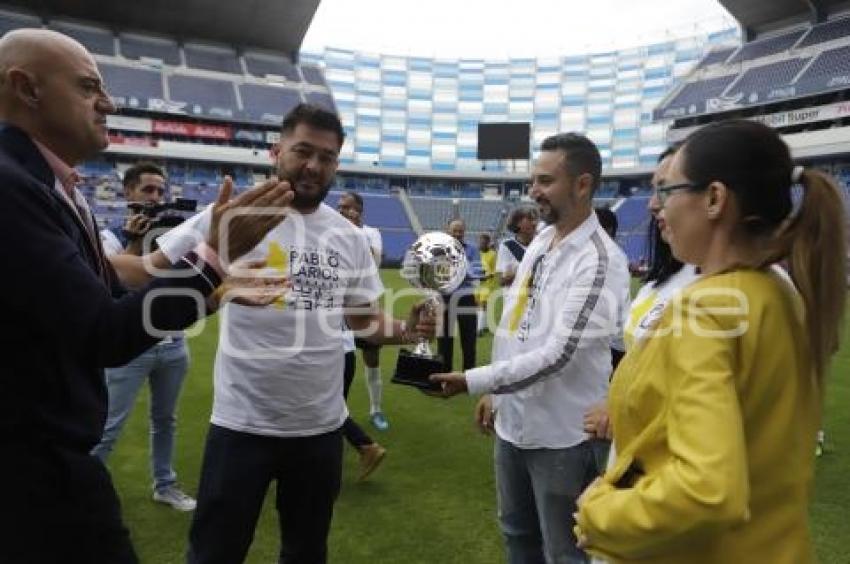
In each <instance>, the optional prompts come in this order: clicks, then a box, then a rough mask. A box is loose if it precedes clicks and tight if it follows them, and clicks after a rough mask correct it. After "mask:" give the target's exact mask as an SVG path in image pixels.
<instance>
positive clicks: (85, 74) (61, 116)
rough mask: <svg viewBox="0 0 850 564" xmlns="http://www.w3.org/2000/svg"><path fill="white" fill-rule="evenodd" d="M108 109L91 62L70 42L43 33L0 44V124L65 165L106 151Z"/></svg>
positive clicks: (18, 34) (22, 32)
mask: <svg viewBox="0 0 850 564" xmlns="http://www.w3.org/2000/svg"><path fill="white" fill-rule="evenodd" d="M114 110H115V108H114V106H113V105H112V102H111V101H110V99H109V96H108V95H107V94H106V92H105V90H104V87H103V81H102V79H101V76H100V72H99V71H98V70H97V64H96V63H95V61H94V58H93V57H92V56H91V54H90V53H89V52H88V51H87V50H86V48H85V47H83V46H82V45H80V44H79V43H78V42H77V41H75V40H74V39H72V38H70V37H68V36H67V35H63V34H61V33H58V32H56V31H50V30H46V29H19V30H15V31H11V32H9V33H7V34H6V35H5V36H3V38H2V39H0V119H3V121H6V122H8V123H11V124H13V125H16V126H17V127H19V128H21V129H23V130H24V131H25V132H26V133H28V134H29V136H30V137H31V138H33V139H35V140H37V141H39V142H41V143H42V144H44V145H45V146H47V147H48V148H49V149H50V150H52V151H53V152H54V153H56V154H57V156H59V158H61V159H62V160H63V161H65V162H66V163H67V164H69V165H75V164H77V163H78V162H80V161H81V160H84V159H86V158H90V157H91V156H94V155H95V154H96V153H97V152H99V151H100V150H102V149H104V148H105V147H106V145H107V136H106V115H107V114H109V113H112V112H113V111H114Z"/></svg>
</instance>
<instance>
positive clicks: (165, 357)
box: [92, 162, 195, 511]
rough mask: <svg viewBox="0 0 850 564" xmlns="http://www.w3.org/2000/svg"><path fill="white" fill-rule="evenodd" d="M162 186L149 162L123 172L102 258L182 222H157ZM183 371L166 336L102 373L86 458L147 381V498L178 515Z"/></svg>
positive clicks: (182, 358) (179, 353) (105, 449)
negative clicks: (123, 206)
mask: <svg viewBox="0 0 850 564" xmlns="http://www.w3.org/2000/svg"><path fill="white" fill-rule="evenodd" d="M165 190H166V182H165V173H164V172H163V170H162V169H161V168H160V167H159V166H157V165H156V164H154V163H152V162H140V163H138V164H136V165H134V166H132V167H130V168H129V169H127V171H126V172H125V173H124V195H125V196H126V198H127V203H128V205H127V208H128V210H129V211H130V213H129V214H128V216H127V221H126V222H125V223H124V226H123V228H117V229H104V230H103V231H101V240H102V242H103V249H104V252H105V253H106V255H107V256H109V255H115V254H131V255H136V256H139V255H141V254H142V253H143V247H144V245H143V242H144V240H145V235H146V234H147V233H148V232H150V231H152V230H153V231H154V233H155V232H156V231H160V230H161V229H162V228H164V227H173V226H174V225H176V223H179V222H180V221H182V218H179V217H177V216H171V217H168V216H166V217H164V218H163V217H162V216H161V213H162V212H163V211H164V210H166V209H169V208H173V207H174V206H171V205H163V199H164V196H165ZM188 368H189V353H188V349H187V348H186V342H185V340H184V339H183V337H166V338H165V339H163V340H162V341H160V342H159V343H158V344H157V345H156V346H154V347H152V348H150V349H148V350H147V351H146V352H144V353H142V354H141V355H140V356H138V357H136V358H135V359H133V360H132V361H130V362H129V363H128V364H126V365H124V366H121V367H118V368H108V369H106V386H107V389H108V391H109V412H108V415H107V420H106V426H105V427H104V431H103V437H102V438H101V440H100V443H99V444H98V445H97V446H96V447H95V448H94V449H93V450H92V454H94V455H95V456H97V457H98V458H100V459H101V460H103V461H104V462H106V458H107V457H108V456H109V454H110V452H112V449H113V447H114V446H115V442H116V441H117V440H118V435H119V434H120V433H121V429H122V427H123V426H124V423H125V422H126V421H127V418H128V417H129V416H130V411H131V410H132V408H133V405H134V404H135V402H136V397H137V396H138V394H139V391H140V390H141V388H142V385H143V384H144V383H145V380H147V381H148V383H149V385H150V390H151V401H150V426H151V445H150V448H151V470H152V472H153V480H154V484H153V488H154V492H153V499H154V500H155V501H158V502H160V503H166V504H168V505H170V506H172V507H173V508H174V509H177V510H178V511H192V510H193V509H195V500H194V499H193V498H192V497H190V496H189V495H187V494H186V493H184V492H183V491H182V490H181V489H180V488H179V487H178V486H177V475H176V474H175V472H174V468H173V467H172V454H173V451H174V431H175V427H176V417H175V411H176V409H177V400H178V398H179V396H180V389H181V387H182V385H183V380H184V378H185V377H186V372H187V371H188Z"/></svg>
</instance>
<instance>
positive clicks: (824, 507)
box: [110, 270, 850, 564]
mask: <svg viewBox="0 0 850 564" xmlns="http://www.w3.org/2000/svg"><path fill="white" fill-rule="evenodd" d="M383 277H384V281H385V284H386V285H387V287H389V288H401V287H403V286H404V283H403V282H402V281H401V280H400V279H399V277H398V275H397V273H396V272H395V271H389V270H385V271H383ZM407 305H408V304H405V303H400V304H398V308H397V309H398V311H396V314H397V315H402V313H403V312H405V311H406V308H407ZM847 333H848V332H847V331H845V335H844V345H843V347H842V350H841V352H840V353H839V355H838V357H837V359H836V362H835V363H834V366H833V370H832V377H831V380H830V385H829V389H828V392H827V402H826V421H825V428H826V431H827V451H826V453H825V454H824V456H823V457H822V458H820V459H819V460H818V463H817V481H816V484H815V492H814V497H813V502H812V508H811V515H812V530H813V535H814V538H815V542H816V545H817V551H818V557H819V561H820V562H822V563H843V562H847V561H848V557H847V549H846V545H847V544H848V542H850V532H848V531H847V528H846V524H847V522H848V517H850V487H848V486H847V485H846V482H845V480H846V475H847V473H848V472H850V410H848V405H850V378H848V376H850V346H848V338H847ZM490 344H491V342H490V338H489V337H484V338H482V339H480V340H479V342H478V361H479V363H483V362H487V360H488V359H489V356H490ZM215 347H216V324H215V322H214V320H213V322H212V323H210V324H209V325H208V327H207V329H206V331H205V332H204V333H203V334H202V335H201V336H199V337H197V338H193V339H191V341H190V348H191V353H192V366H191V370H190V374H189V376H188V378H187V381H186V384H185V386H184V389H183V395H182V397H181V401H180V410H179V421H178V437H177V448H176V453H175V468H176V470H177V473H178V475H179V479H180V481H181V483H182V485H183V486H184V487H185V488H186V490H187V491H188V492H190V493H194V492H195V491H196V489H197V482H198V477H199V475H200V464H201V457H202V454H203V445H204V439H205V436H206V430H207V425H208V421H209V414H210V408H211V405H212V365H213V359H214V356H215ZM458 349H459V346H456V347H455V351H456V353H455V354H456V355H459V351H458ZM395 356H396V349H395V347H386V348H384V349H383V352H382V356H381V367H382V370H383V375H384V382H385V385H384V402H383V403H384V409H385V412H386V414H387V416H388V418H389V420H390V429H389V430H388V431H387V432H384V433H379V432H377V431H374V430H373V429H371V427H370V426H369V425H368V424H367V423H366V415H367V414H368V403H367V402H368V400H367V396H366V389H365V384H364V381H363V372H362V363H361V361H360V358H359V355H358V372H357V377H356V378H355V381H354V384H353V386H352V390H351V397H350V398H349V407H350V409H351V412H352V414H353V416H354V417H355V419H357V420H358V421H360V422H361V423H363V424H364V428H366V429H367V431H369V432H370V434H371V435H372V436H373V438H375V439H376V440H377V441H379V442H380V443H381V444H382V445H384V446H386V447H387V449H388V455H387V458H386V460H385V461H384V463H383V465H382V466H381V467H380V468H379V469H378V470H377V471H376V472H375V474H373V475H372V477H370V479H369V480H368V481H366V482H363V483H358V482H356V476H357V456H356V454H355V453H354V452H353V451H352V450H351V449H350V448H348V447H346V456H345V465H344V470H343V484H342V492H341V494H340V497H339V500H338V502H337V504H336V511H335V514H334V521H333V525H332V532H331V536H330V561H331V562H336V563H343V564H358V563H370V564H376V563H377V564H384V563H386V564H396V563H402V564H418V563H422V564H426V563H427V564H433V563H463V564H476V563H494V562H503V561H504V556H503V552H502V545H501V539H500V535H499V531H498V525H497V522H496V503H495V491H494V481H493V468H492V440H491V439H490V438H488V437H484V436H482V435H480V434H479V433H478V432H477V431H476V430H475V429H474V428H473V424H472V408H473V405H474V402H473V400H472V399H470V398H468V397H459V398H454V399H452V400H450V401H442V400H438V399H434V398H429V397H426V396H424V395H422V394H420V393H419V392H417V391H416V390H413V389H410V388H406V387H402V386H396V385H393V384H390V383H389V377H390V372H391V370H392V367H393V366H394V364H395ZM459 364H460V362H459V359H456V362H455V365H456V366H458V365H459ZM147 411H148V397H147V392H146V393H145V394H143V395H142V396H141V397H140V401H139V403H138V404H137V406H136V409H135V410H134V412H133V415H132V417H131V419H130V421H129V422H128V424H127V426H126V427H125V429H124V433H123V435H122V437H121V439H120V440H119V441H118V445H117V448H116V450H115V452H114V454H113V456H112V458H111V460H110V467H111V470H112V473H113V476H114V479H115V484H116V487H117V488H118V491H119V494H120V496H121V500H122V503H123V513H124V517H125V519H126V522H127V524H128V526H129V527H130V530H131V533H132V536H133V540H134V542H135V545H136V548H137V550H138V552H139V556H140V558H141V560H142V562H143V563H146V564H148V563H150V564H170V563H179V562H183V560H184V553H185V550H186V545H187V540H186V539H187V536H188V529H189V523H190V519H191V515H190V514H181V513H178V512H176V511H174V510H172V509H170V508H168V507H166V506H163V505H160V504H157V503H154V502H153V501H151V497H150V496H151V489H150V488H151V484H150V471H149V468H148V423H147ZM788 463H789V464H793V461H788ZM277 549H278V529H277V516H276V512H275V510H274V505H273V497H272V496H271V495H270V496H269V497H268V498H267V499H266V506H265V507H264V509H263V512H262V516H261V518H260V523H259V524H258V526H257V531H256V535H255V538H254V543H253V545H252V547H251V550H250V553H249V557H248V559H247V562H250V563H255V564H259V563H263V564H266V563H271V562H277Z"/></svg>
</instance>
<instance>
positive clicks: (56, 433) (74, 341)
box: [0, 123, 220, 453]
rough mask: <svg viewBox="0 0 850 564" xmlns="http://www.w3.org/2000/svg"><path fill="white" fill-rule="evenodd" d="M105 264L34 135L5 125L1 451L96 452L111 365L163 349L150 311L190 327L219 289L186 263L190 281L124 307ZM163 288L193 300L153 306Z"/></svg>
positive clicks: (164, 325)
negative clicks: (9, 448) (145, 320)
mask: <svg viewBox="0 0 850 564" xmlns="http://www.w3.org/2000/svg"><path fill="white" fill-rule="evenodd" d="M95 241H97V239H95ZM97 244H99V242H96V243H95V245H97ZM99 257H100V254H99V252H98V250H97V249H96V248H94V245H93V243H92V240H91V238H90V237H89V236H88V235H87V233H86V231H85V227H84V225H83V224H82V223H81V222H80V219H79V217H78V216H77V215H76V213H74V211H73V210H72V209H71V208H70V206H69V205H68V204H67V202H65V201H64V200H63V199H62V197H61V196H60V195H59V194H57V193H56V190H55V188H54V175H53V172H52V170H51V169H50V167H49V166H48V164H47V162H46V161H45V160H44V158H43V157H42V155H41V153H40V152H39V151H38V149H37V148H36V147H35V145H34V144H33V143H32V142H31V141H30V139H29V137H28V136H27V135H26V134H25V133H24V132H23V131H21V130H20V129H18V128H16V127H13V126H10V125H7V124H2V123H0V265H2V266H0V268H2V274H0V449H2V447H3V445H4V444H5V445H12V444H17V445H19V446H20V445H21V444H22V443H23V444H29V445H30V446H31V447H36V448H38V446H37V445H44V446H46V447H49V446H50V445H54V446H58V447H60V448H63V449H66V450H67V449H72V450H75V451H78V452H86V453H87V452H88V451H89V450H90V449H91V448H92V447H93V446H94V445H95V444H97V443H98V441H99V440H100V437H101V434H102V431H103V424H104V421H105V418H106V408H107V395H106V387H105V383H104V377H103V368H104V367H111V366H121V365H123V364H126V363H127V362H129V361H130V360H132V359H133V358H135V357H136V356H138V355H139V354H141V353H142V352H144V351H145V350H146V349H147V348H149V347H150V346H152V345H153V344H154V343H156V341H157V340H158V339H157V337H155V336H151V335H149V334H148V333H147V332H146V331H145V328H144V323H143V316H144V315H145V309H147V313H148V314H149V319H150V322H151V324H152V326H153V327H156V328H158V329H167V330H176V329H182V328H185V327H187V326H189V325H191V324H192V323H193V322H194V321H195V320H196V319H197V318H198V316H199V309H200V310H201V312H203V311H204V308H203V298H205V297H206V296H207V295H209V294H210V293H211V292H212V290H213V288H212V287H211V285H212V284H218V283H219V282H220V279H219V278H218V276H217V275H216V273H215V271H214V270H213V269H212V268H211V267H209V266H208V265H204V264H203V263H201V270H202V272H203V275H202V274H200V273H198V272H197V271H196V270H195V269H193V268H190V267H189V265H188V264H186V263H184V262H181V263H179V264H178V265H175V269H181V268H182V271H181V272H182V273H183V274H184V276H183V277H180V278H165V279H155V280H154V281H153V282H152V283H151V284H150V285H148V286H147V287H146V288H144V289H142V290H141V291H139V292H133V293H125V294H124V295H123V296H121V297H120V298H116V297H114V293H113V291H112V289H111V288H110V287H109V285H110V284H109V280H110V275H109V274H107V275H104V274H103V273H102V270H103V268H102V267H101V266H100V264H99V263H100V260H101V259H100V258H99ZM107 269H108V270H111V267H107ZM112 276H113V277H114V273H112ZM113 279H114V278H113ZM163 289H169V290H171V291H172V292H173V291H174V290H175V289H176V290H180V291H182V293H183V295H180V296H160V297H156V298H155V299H153V300H152V301H151V302H150V307H147V306H146V303H145V302H146V298H148V300H150V297H152V294H151V292H153V291H156V290H163ZM192 293H194V297H193V296H192V295H190V294H192ZM149 296H150V297H149ZM199 302H200V303H199Z"/></svg>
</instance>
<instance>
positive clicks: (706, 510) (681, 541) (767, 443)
mask: <svg viewBox="0 0 850 564" xmlns="http://www.w3.org/2000/svg"><path fill="white" fill-rule="evenodd" d="M792 181H794V182H799V183H800V184H801V185H802V187H803V198H802V203H801V205H800V208H799V210H798V211H796V212H794V211H792V201H791V185H792ZM657 194H658V196H659V198H660V199H661V200H662V206H663V210H662V211H661V217H662V218H663V219H664V225H665V227H664V229H665V238H666V239H667V240H668V242H669V243H670V246H671V248H672V250H673V254H674V256H675V257H676V258H677V259H679V260H680V261H682V262H685V263H690V264H694V265H697V266H698V267H699V268H700V271H701V273H702V277H701V278H700V280H698V281H697V282H695V283H693V284H691V285H690V286H688V288H686V289H685V290H684V291H683V292H682V293H681V294H679V295H678V296H677V297H676V298H675V299H673V300H672V301H671V302H670V303H668V305H667V307H666V308H665V310H664V312H663V313H662V315H661V316H660V318H659V319H658V320H657V322H656V323H655V325H654V327H652V328H650V331H648V332H647V333H646V334H645V335H644V336H643V337H642V338H641V339H639V340H638V341H637V342H636V343H635V344H634V346H633V348H632V349H631V350H630V351H629V352H628V353H627V355H626V357H625V358H624V359H623V361H622V362H621V363H620V366H619V368H618V369H617V372H616V374H615V375H614V378H613V383H612V387H611V390H610V393H609V410H610V414H611V422H612V425H613V429H614V442H615V446H616V450H617V453H618V455H617V460H616V461H615V463H614V465H613V467H612V468H610V469H609V470H608V471H607V472H606V474H605V475H604V476H603V477H602V478H601V479H599V480H597V481H596V482H595V483H594V484H592V485H591V486H590V487H589V488H588V490H587V491H586V492H585V494H584V495H583V496H582V498H581V499H580V501H579V510H578V513H577V518H576V521H577V526H576V534H577V536H578V537H579V539H580V542H581V543H582V545H583V546H584V547H585V548H586V550H588V551H589V552H590V553H592V554H594V555H596V556H600V557H602V558H605V559H607V560H608V561H610V562H612V563H618V562H647V563H648V562H652V563H659V564H660V563H671V564H673V563H676V564H682V563H688V564H692V563H695V564H699V563H718V564H719V563H723V564H727V563H728V564H738V563H750V562H756V563H762V562H763V563H765V564H806V563H810V562H813V560H814V556H813V552H812V547H811V541H810V537H809V530H808V519H807V511H808V501H809V490H810V488H811V484H812V475H813V463H814V456H813V453H814V446H815V445H814V443H815V434H816V432H817V429H818V425H819V423H820V418H821V404H822V394H823V378H824V372H825V370H826V368H827V364H828V360H829V357H830V356H831V354H832V353H833V352H834V351H835V348H836V346H837V342H838V337H837V334H838V327H839V325H840V322H841V315H842V313H843V311H844V304H845V297H846V296H845V294H846V286H845V280H846V278H845V277H846V274H845V273H846V265H845V262H844V260H842V258H843V257H844V256H845V255H844V253H845V250H844V245H845V243H844V241H845V238H844V234H843V233H844V217H843V209H844V206H843V203H842V199H841V196H840V195H839V193H838V191H837V189H836V188H835V185H834V184H833V183H832V182H831V181H830V180H829V179H828V178H827V177H826V176H824V175H823V174H821V173H820V172H817V171H814V170H803V169H801V168H799V167H798V168H794V166H793V163H792V161H791V157H790V153H789V150H788V147H787V146H786V145H785V143H784V142H783V141H782V140H781V138H780V137H779V136H778V135H777V134H776V133H775V132H774V131H773V130H771V129H770V128H768V127H766V126H763V125H761V124H758V123H755V122H750V121H744V120H731V121H726V122H721V123H717V124H712V125H709V126H706V127H705V128H703V129H701V130H699V131H697V132H696V133H694V134H693V135H692V136H691V137H690V138H689V139H688V140H687V141H686V143H685V145H684V146H683V147H682V149H680V150H679V151H678V152H677V153H676V155H675V157H674V160H673V162H672V163H671V166H670V168H669V170H668V172H667V174H666V178H661V179H660V185H659V187H658V188H657ZM781 260H787V261H788V264H789V266H790V271H791V273H792V279H793V286H792V284H791V283H790V282H789V281H788V280H787V279H785V278H784V277H783V276H781V275H779V274H777V273H776V271H775V270H774V269H771V268H770V267H769V265H771V264H773V263H775V262H779V261H781ZM794 286H796V288H797V290H799V292H798V291H797V290H795V288H794Z"/></svg>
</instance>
